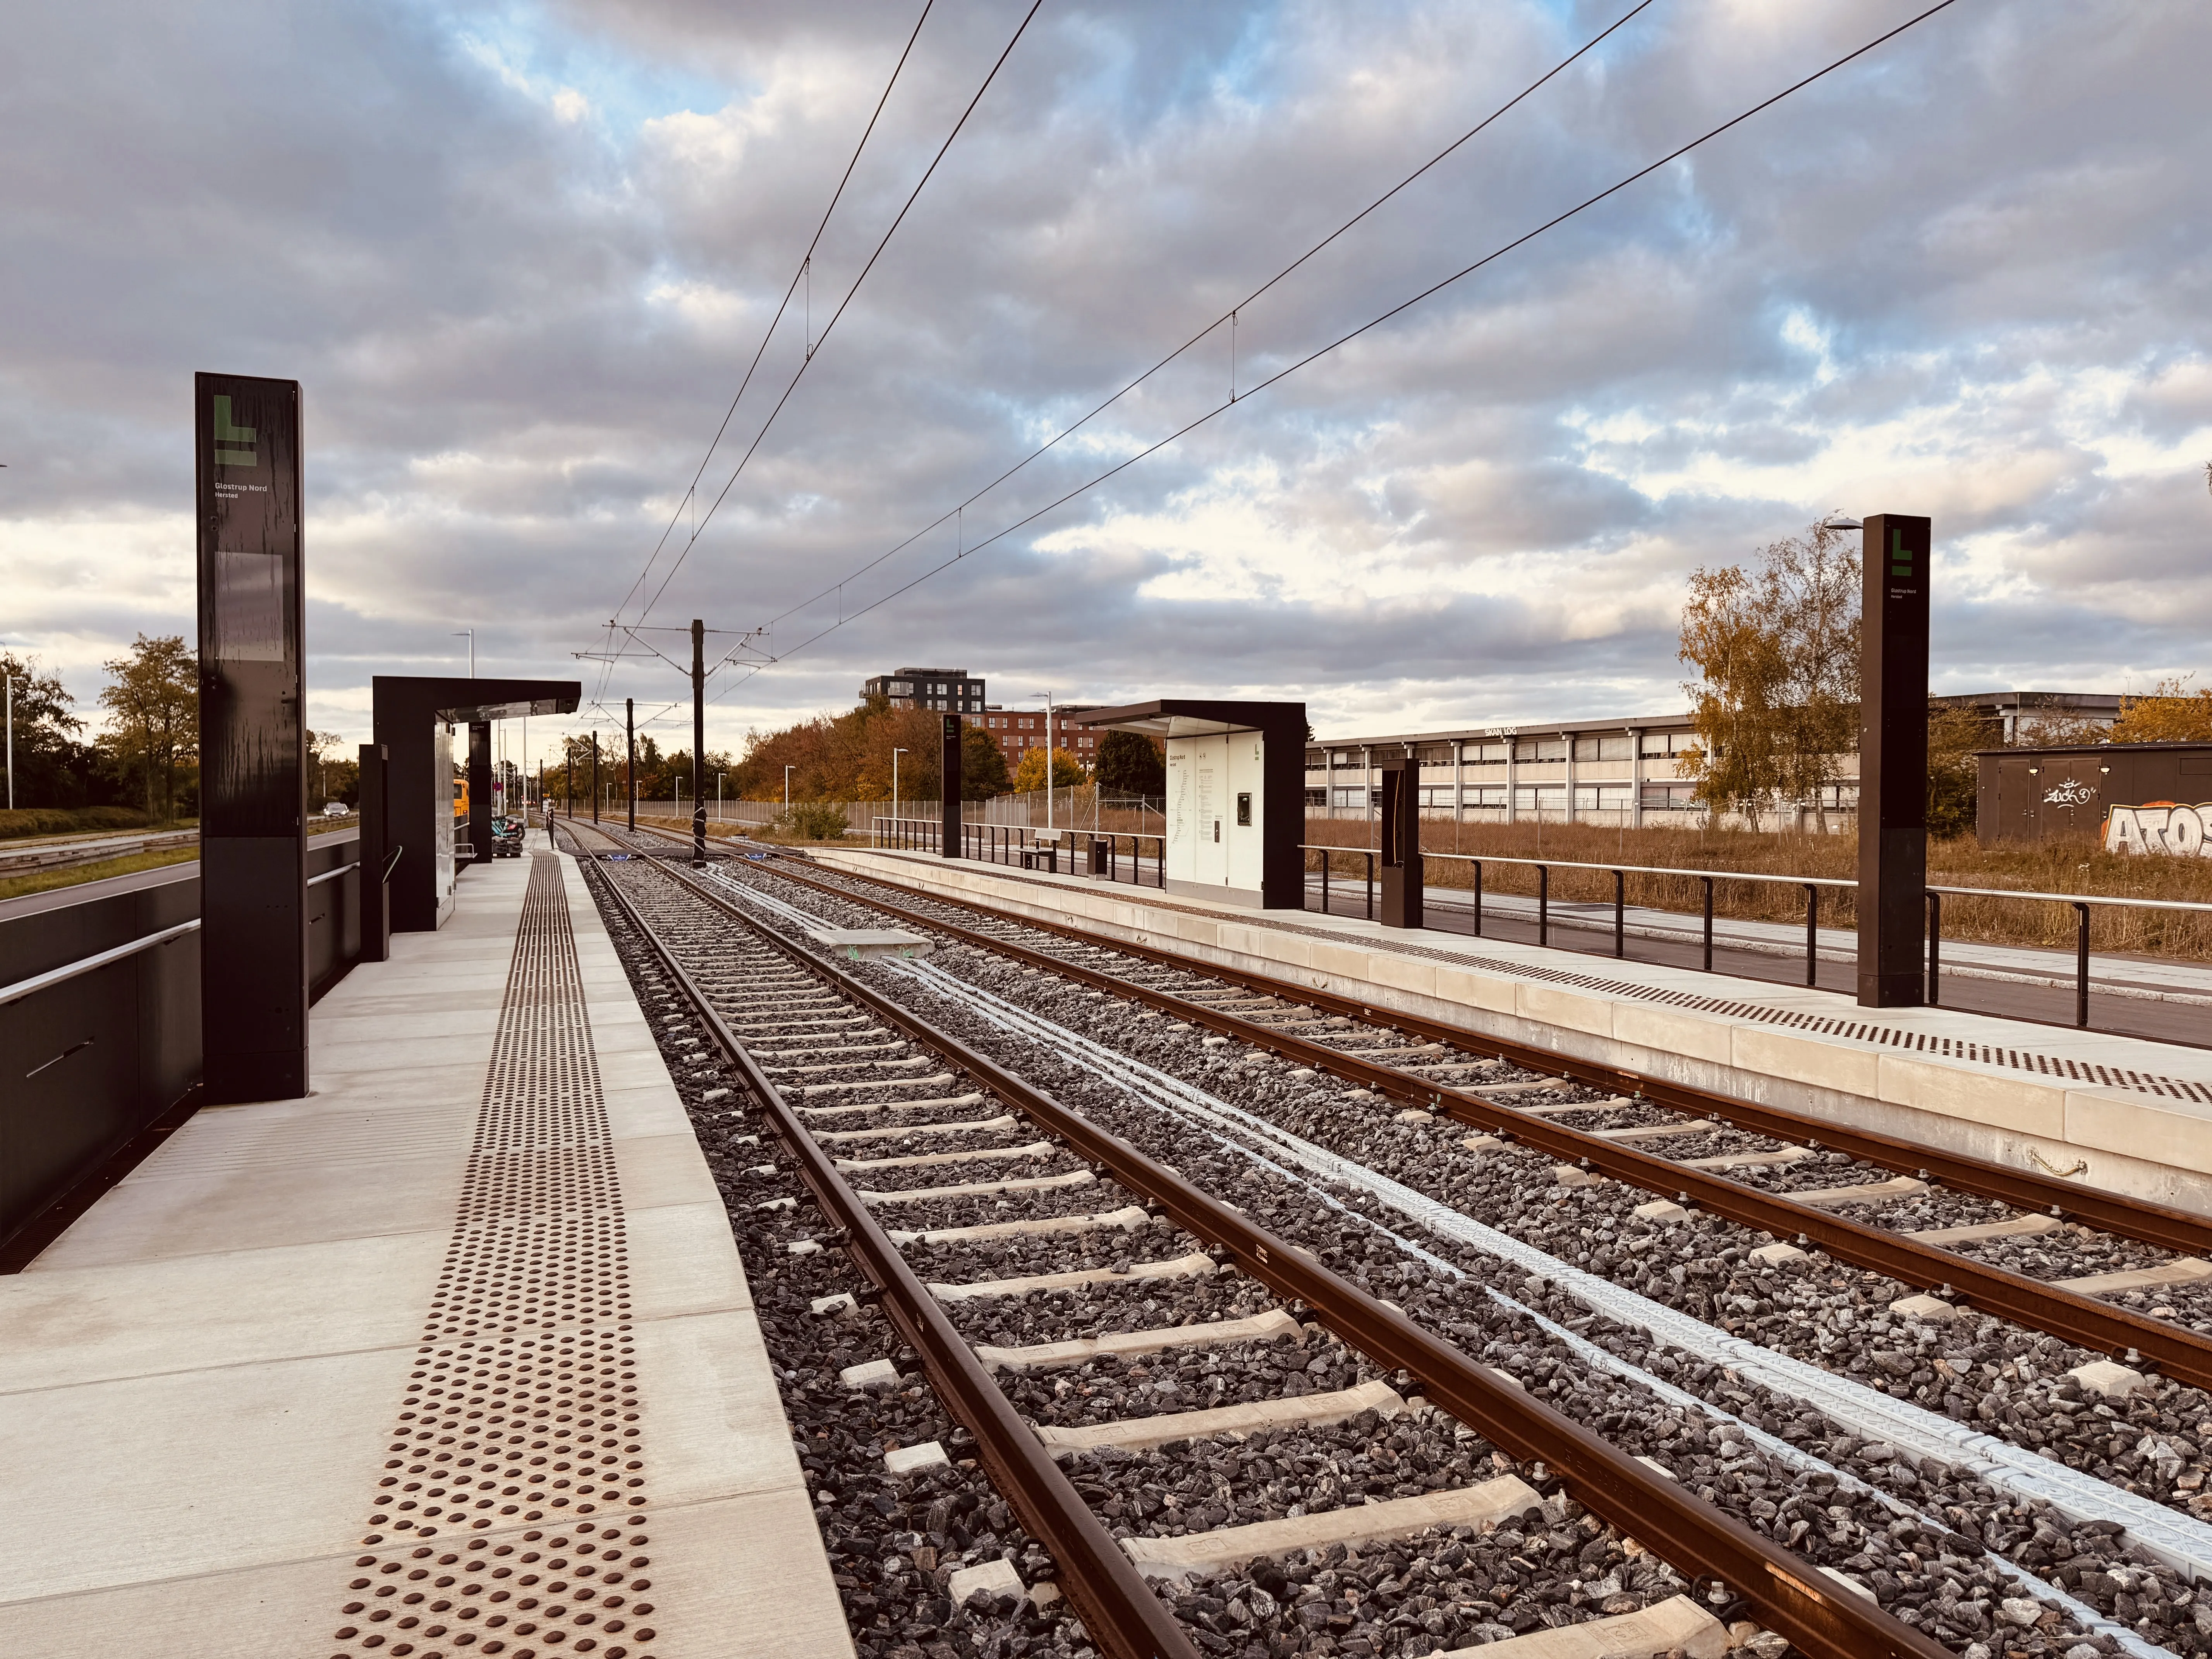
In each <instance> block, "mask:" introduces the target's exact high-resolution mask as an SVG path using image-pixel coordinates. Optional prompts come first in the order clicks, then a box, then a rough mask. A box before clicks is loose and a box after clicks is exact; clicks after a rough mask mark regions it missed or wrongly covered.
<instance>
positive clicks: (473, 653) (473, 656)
mask: <svg viewBox="0 0 2212 1659" xmlns="http://www.w3.org/2000/svg"><path fill="white" fill-rule="evenodd" d="M464 634H465V635H468V640H469V678H471V679H474V678H476V677H477V630H476V629H473V628H459V629H454V630H453V638H454V639H457V640H458V639H459V638H460V637H461V635H464Z"/></svg>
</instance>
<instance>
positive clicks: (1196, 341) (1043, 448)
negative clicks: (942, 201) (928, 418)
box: [764, 0, 1656, 628]
mask: <svg viewBox="0 0 2212 1659" xmlns="http://www.w3.org/2000/svg"><path fill="white" fill-rule="evenodd" d="M1654 4H1656V0H1637V3H1636V4H1635V5H1634V6H1632V7H1631V8H1630V9H1628V10H1627V11H1626V12H1623V13H1622V14H1621V15H1620V16H1619V17H1617V18H1615V19H1614V20H1613V21H1612V22H1610V23H1608V24H1607V25H1606V27H1603V28H1602V29H1600V30H1599V31H1598V32H1597V33H1595V34H1594V35H1592V36H1591V37H1590V38H1589V40H1585V41H1583V43H1582V45H1580V46H1577V47H1576V48H1575V49H1574V50H1573V51H1572V52H1569V53H1568V54H1567V55H1566V56H1565V58H1561V59H1560V60H1559V62H1558V63H1556V64H1553V65H1552V67H1551V68H1549V69H1547V70H1545V71H1544V72H1543V73H1542V74H1541V75H1540V76H1537V77H1536V78H1535V79H1534V80H1533V81H1531V82H1529V83H1528V85H1527V86H1525V87H1523V88H1521V90H1520V91H1518V92H1516V93H1515V94H1513V96H1511V97H1510V98H1509V99H1507V100H1505V101H1504V103H1502V104H1500V105H1499V106H1498V107H1497V108H1496V109H1493V110H1492V111H1491V112H1490V113H1489V114H1487V115H1486V116H1484V117H1483V118H1482V119H1480V121H1477V122H1476V123H1475V124H1474V125H1473V126H1471V127H1469V128H1468V130H1467V131H1465V132H1462V134H1460V136H1459V137H1456V138H1455V139H1453V140H1452V141H1451V143H1449V144H1446V145H1445V146H1444V147H1443V149H1440V150H1438V151H1437V153H1436V154H1435V155H1431V157H1429V159H1428V160H1427V161H1424V162H1422V163H1421V164H1420V166H1419V167H1415V168H1414V169H1413V171H1412V172H1411V173H1407V175H1406V176H1405V177H1404V178H1402V179H1399V180H1398V182H1397V183H1396V184H1395V185H1391V186H1390V188H1389V189H1388V190H1386V191H1383V193H1382V194H1381V195H1380V196H1377V197H1376V198H1375V199H1374V200H1373V201H1371V202H1370V203H1369V204H1367V205H1366V206H1365V207H1364V208H1362V209H1360V210H1359V211H1358V212H1357V213H1355V214H1353V215H1352V216H1351V217H1350V218H1349V219H1346V221H1345V222H1343V223H1342V224H1340V225H1339V226H1338V227H1337V228H1335V229H1334V230H1332V231H1330V232H1329V233H1328V235H1326V236H1324V237H1322V239H1321V240H1319V241H1317V242H1316V243H1315V244H1314V245H1313V246H1311V247H1309V248H1308V249H1306V251H1305V252H1303V253H1301V254H1299V255H1298V256H1297V258H1295V259H1293V260H1291V262H1290V263H1289V264H1286V265H1285V266H1284V267H1283V268H1282V269H1281V270H1278V271H1277V272H1276V273H1275V274H1274V275H1273V276H1270V277H1268V278H1267V281H1265V282H1263V283H1261V284H1260V285H1259V287H1257V288H1255V289H1253V290H1252V291H1251V292H1250V293H1249V294H1248V295H1245V296H1244V297H1243V299H1241V300H1239V301H1237V303H1236V304H1235V305H1233V306H1231V307H1229V309H1228V310H1226V311H1225V312H1223V313H1221V314H1220V315H1219V316H1218V317H1216V318H1214V319H1212V321H1211V322H1209V323H1207V324H1206V325H1205V326H1204V327H1203V328H1201V329H1200V330H1199V331H1197V332H1196V333H1194V334H1193V335H1192V336H1191V337H1189V338H1188V339H1187V340H1185V341H1184V342H1183V343H1182V344H1181V345H1179V346H1177V347H1176V348H1175V349H1173V350H1172V351H1170V352H1169V353H1167V354H1166V355H1165V356H1163V357H1161V358H1160V359H1159V360H1158V362H1154V363H1153V364H1152V366H1151V367H1150V368H1146V369H1145V370H1144V371H1143V372H1142V373H1140V374H1137V375H1135V376H1134V377H1133V378H1132V379H1130V380H1127V381H1126V382H1124V383H1123V384H1122V385H1121V386H1120V387H1118V388H1116V389H1115V391H1114V392H1111V393H1109V395H1108V396H1107V397H1106V398H1103V399H1102V400H1101V401H1100V402H1098V403H1097V404H1093V405H1092V406H1091V408H1090V409H1088V410H1085V411H1084V413H1083V414H1081V415H1079V416H1077V417H1076V418H1075V419H1074V420H1073V421H1072V422H1069V423H1068V424H1067V425H1066V426H1065V427H1063V428H1060V430H1059V431H1058V432H1056V433H1054V435H1052V436H1051V437H1049V438H1048V439H1046V440H1045V441H1044V442H1042V443H1041V444H1039V445H1038V446H1037V447H1036V448H1035V449H1032V450H1031V451H1030V453H1028V454H1026V455H1024V456H1023V457H1022V458H1021V459H1019V460H1018V461H1016V462H1015V463H1014V464H1013V465H1012V466H1010V467H1008V468H1007V469H1006V471H1003V472H1001V473H1000V474H999V475H998V476H997V477H994V478H993V479H992V480H990V482H989V483H986V484H984V485H983V486H982V487H981V489H977V490H976V491H975V493H974V494H972V495H969V496H967V497H966V498H965V499H963V500H962V501H959V502H957V503H956V504H955V505H954V506H952V507H948V508H946V509H945V511H944V512H943V513H939V515H938V516H937V517H936V518H934V519H932V520H930V521H929V522H928V523H927V524H926V525H924V526H922V527H921V529H919V530H917V531H915V532H914V533H913V534H912V535H910V536H908V537H907V538H905V539H904V540H903V541H902V542H900V543H898V544H896V546H894V547H891V548H889V549H887V550H885V551H884V552H882V553H880V554H878V555H877V556H876V557H874V558H872V559H871V560H869V561H868V562H867V563H866V564H864V565H862V566H860V568H858V569H856V570H854V571H851V572H849V573H848V574H847V575H846V576H845V578H844V579H843V580H842V581H840V582H838V583H836V585H835V586H831V587H825V588H823V590H822V591H821V592H818V593H816V594H814V595H813V596H812V597H811V598H809V599H801V600H800V601H799V603H798V604H796V605H792V606H790V607H788V608H787V609H786V610H784V611H781V612H779V613H778V614H777V615H775V616H774V617H770V618H769V621H768V622H767V623H765V624H764V626H766V627H769V628H773V627H774V626H775V624H776V623H780V622H782V621H784V620H786V619H787V618H788V617H793V616H795V615H796V614H798V613H799V611H804V610H805V609H806V608H807V607H808V606H809V605H817V604H819V603H820V602H821V601H822V600H823V599H827V598H829V595H830V594H831V593H833V592H836V591H837V589H839V588H842V586H845V584H846V583H847V582H850V581H852V580H854V578H856V577H860V576H864V575H866V574H867V573H868V572H869V571H871V570H873V569H874V568H876V567H877V566H878V565H879V564H882V563H883V562H884V561H885V560H886V559H890V558H893V557H896V556H897V555H898V554H900V553H902V552H904V551H905V550H907V549H908V548H909V547H911V546H913V545H914V544H915V543H916V542H918V541H920V540H921V538H923V537H924V536H927V535H928V534H929V532H931V531H933V530H936V529H938V528H939V527H940V526H943V525H944V523H945V520H948V519H952V520H959V519H961V518H962V517H963V515H964V513H965V512H966V510H967V509H968V508H969V507H973V506H975V503H976V502H978V501H981V500H982V499H983V497H984V496H986V495H989V494H990V493H991V492H992V491H993V490H994V489H998V487H999V486H1000V485H1001V484H1003V483H1006V481H1007V480H1008V479H1010V478H1012V477H1014V476H1015V475H1016V474H1017V473H1019V472H1020V471H1023V470H1024V468H1026V467H1027V466H1029V465H1030V463H1031V462H1033V461H1036V460H1040V459H1042V458H1043V457H1044V456H1046V455H1047V454H1049V453H1051V452H1052V451H1053V450H1054V449H1056V448H1058V447H1060V445H1061V444H1063V443H1065V442H1066V441H1067V440H1068V439H1070V438H1072V437H1073V436H1074V435H1076V434H1077V433H1078V432H1080V431H1081V430H1082V429H1083V428H1085V427H1086V426H1088V425H1089V424H1090V423H1091V422H1093V421H1095V420H1097V418H1098V417H1099V416H1101V415H1103V414H1104V413H1105V412H1106V411H1107V410H1109V409H1111V408H1112V407H1113V406H1114V405H1115V404H1117V403H1119V402H1121V399H1122V398H1126V397H1127V396H1128V395H1129V394H1130V393H1131V392H1134V391H1136V390H1137V389H1138V388H1139V386H1143V385H1145V384H1146V382H1147V381H1148V380H1151V379H1152V377H1153V376H1154V375H1156V374H1158V373H1159V372H1160V371H1161V370H1162V369H1164V368H1167V367H1169V366H1170V364H1172V363H1174V362H1176V360H1177V359H1179V358H1180V357H1182V356H1183V355H1184V354H1185V353H1186V352H1188V351H1189V350H1191V349H1193V348H1194V347H1195V346H1197V345H1200V343H1203V342H1204V341H1205V340H1206V338H1207V337H1209V336H1211V335H1212V333H1213V332H1214V331H1215V330H1217V329H1218V328H1219V327H1220V326H1221V325H1223V324H1224V323H1226V324H1228V325H1229V328H1230V342H1231V343H1230V368H1229V375H1230V379H1229V385H1230V396H1229V401H1230V402H1231V403H1232V404H1233V403H1235V402H1237V400H1238V398H1240V397H1241V396H1242V395H1243V394H1241V393H1239V392H1237V355H1236V354H1237V347H1236V329H1237V313H1239V312H1241V311H1243V309H1244V308H1245V307H1247V306H1249V305H1250V304H1251V303H1252V302H1253V301H1255V300H1258V299H1260V298H1261V297H1262V296H1263V295H1266V294H1267V292H1268V291H1269V290H1271V289H1273V288H1275V287H1276V286H1277V285H1278V284H1279V283H1282V282H1283V281H1284V280H1285V278H1286V277H1288V276H1291V275H1292V274H1293V273H1294V272H1296V271H1297V270H1299V269H1300V268H1301V267H1303V266H1304V265H1305V264H1308V263H1309V262H1310V261H1311V260H1312V259H1313V258H1316V256H1317V255H1319V254H1320V253H1322V252H1324V251H1325V250H1327V249H1328V247H1329V246H1332V245H1333V244H1334V243H1335V242H1337V241H1338V240H1340V239H1341V238H1343V237H1344V236H1345V235H1346V233H1348V232H1350V231H1351V230H1352V229H1353V228H1355V227H1357V226H1358V225H1359V224H1360V223H1361V222H1363V221H1364V220H1366V219H1369V218H1371V217H1372V216H1374V215H1375V214H1376V213H1377V212H1379V211H1380V210H1382V209H1383V207H1385V206H1386V205H1388V204H1389V203H1390V202H1391V201H1392V200H1394V199H1395V197H1398V196H1399V195H1401V194H1402V193H1403V192H1404V191H1406V190H1407V188H1408V187H1409V186H1411V185H1413V184H1414V183H1415V182H1416V181H1417V180H1419V179H1421V178H1422V177H1423V176H1424V175H1425V174H1427V173H1431V172H1432V171H1434V170H1435V169H1436V168H1437V167H1439V166H1441V165H1442V164H1443V162H1444V161H1447V160H1449V158H1450V157H1451V156H1452V155H1455V154H1456V153H1457V152H1458V151H1460V150H1461V149H1464V148H1465V147H1466V146H1467V145H1468V143H1470V142H1471V141H1472V140H1474V138H1476V137H1479V136H1480V134H1481V133H1482V132H1483V131H1484V130H1485V129H1486V128H1488V127H1490V126H1491V125H1493V124H1494V123H1496V122H1497V121H1498V120H1499V119H1500V118H1503V117H1504V116H1505V115H1507V114H1508V113H1510V112H1511V111H1512V110H1513V109H1514V108H1515V107H1516V106H1518V105H1520V104H1522V103H1524V102H1526V101H1527V100H1528V99H1529V98H1530V97H1532V96H1533V95H1534V94H1536V93H1537V92H1539V91H1541V89H1542V88H1544V87H1545V86H1546V85H1547V84H1548V83H1549V82H1552V81H1553V80H1556V79H1557V78H1558V77H1559V76H1560V75H1562V74H1564V73H1565V72H1566V70H1569V69H1571V68H1572V67H1573V66H1574V65H1575V64H1577V63H1578V62H1580V61H1581V60H1582V59H1583V58H1585V57H1587V56H1588V55H1589V53H1591V52H1595V50H1596V49H1597V48H1598V47H1599V46H1602V45H1603V44H1604V43H1605V41H1606V40H1607V39H1608V38H1610V37H1611V36H1612V35H1613V34H1614V33H1617V32H1619V31H1620V29H1622V28H1623V27H1626V25H1628V24H1629V23H1631V22H1632V21H1634V20H1635V19H1636V17H1637V16H1638V15H1639V14H1641V13H1642V12H1644V10H1645V9H1648V8H1649V7H1650V6H1652V5H1654ZM963 551H967V552H972V551H974V550H973V549H972V548H966V547H965V546H964V543H963Z"/></svg>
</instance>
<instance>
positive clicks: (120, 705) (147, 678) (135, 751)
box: [100, 634, 200, 822]
mask: <svg viewBox="0 0 2212 1659" xmlns="http://www.w3.org/2000/svg"><path fill="white" fill-rule="evenodd" d="M102 666H103V667H105V668H106V670H107V671H108V672H109V673H110V674H111V675H112V676H114V678H113V679H112V680H111V681H110V682H109V684H108V685H107V687H106V690H103V691H101V692H100V707H101V708H105V709H106V711H107V714H108V720H109V724H108V727H107V730H106V731H105V732H102V733H101V734H100V747H101V749H102V750H105V751H106V754H107V756H108V757H109V758H110V759H111V760H112V762H113V763H114V764H115V766H116V769H118V771H120V772H123V773H125V774H126V775H128V774H131V773H134V772H135V773H137V775H138V777H139V780H140V783H141V786H142V788H143V793H144V795H145V803H146V812H147V816H148V817H154V816H156V807H155V799H156V795H157V791H156V788H155V784H156V781H157V780H158V781H159V784H160V788H159V790H158V797H159V800H160V806H159V811H158V816H159V817H161V819H162V820H163V821H164V822H167V821H168V820H170V819H173V818H174V817H176V808H177V776H178V770H179V768H180V767H191V766H195V765H196V764H197V762H198V759H199V737H200V718H199V710H200V699H199V665H198V661H197V658H196V657H195V656H194V655H193V653H191V651H189V650H188V649H186V648H185V641H184V640H183V638H182V637H181V636H180V635H175V634H165V635H159V636H157V637H155V638H153V639H148V638H147V637H146V635H143V634H141V635H138V637H137V641H136V643H134V644H133V645H132V646H131V650H130V652H129V653H128V654H126V655H124V656H120V657H118V658H115V659H113V660H112V661H110V662H107V663H105V664H103V665H102Z"/></svg>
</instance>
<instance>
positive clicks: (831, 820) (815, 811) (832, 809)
mask: <svg viewBox="0 0 2212 1659" xmlns="http://www.w3.org/2000/svg"><path fill="white" fill-rule="evenodd" d="M777 823H778V824H779V825H780V826H781V828H783V829H787V830H788V831H790V832H791V833H792V834H793V835H794V836H805V838H806V839H807V840H809V841H842V840H843V839H844V836H845V809H844V808H843V807H842V806H840V805H836V803H834V802H831V801H825V800H806V801H800V802H799V803H798V804H797V805H794V806H793V807H792V808H791V810H790V811H787V812H786V813H784V814H783V816H782V817H781V818H779V819H778V820H777Z"/></svg>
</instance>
